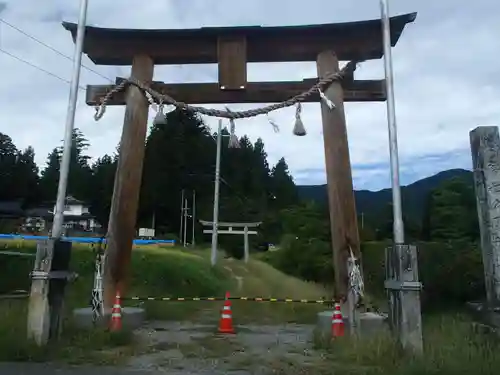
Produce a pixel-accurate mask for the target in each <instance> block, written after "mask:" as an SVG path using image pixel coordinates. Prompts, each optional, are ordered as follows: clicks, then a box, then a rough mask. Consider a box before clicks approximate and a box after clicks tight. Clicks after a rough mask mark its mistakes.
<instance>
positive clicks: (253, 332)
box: [0, 322, 322, 375]
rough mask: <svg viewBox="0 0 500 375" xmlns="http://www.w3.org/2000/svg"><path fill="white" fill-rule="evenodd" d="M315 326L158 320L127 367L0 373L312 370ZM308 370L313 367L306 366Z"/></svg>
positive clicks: (233, 374) (18, 367) (1, 367)
mask: <svg viewBox="0 0 500 375" xmlns="http://www.w3.org/2000/svg"><path fill="white" fill-rule="evenodd" d="M312 329H313V326H309V325H298V324H287V325H283V326H275V325H273V326H256V325H241V326H238V327H236V331H237V334H236V335H218V334H216V333H215V327H214V326H213V325H203V324H193V323H189V322H154V323H150V324H148V325H147V326H145V327H144V328H141V329H140V330H138V331H137V334H138V337H139V339H140V340H141V341H142V343H143V344H144V345H145V346H146V347H148V348H149V350H148V351H147V354H142V355H139V356H136V357H133V358H131V359H130V361H129V363H128V364H127V365H126V366H125V367H121V368H106V367H90V366H89V367H87V366H84V367H82V366H79V367H69V366H62V365H52V364H29V363H28V364H25V363H19V364H11V363H0V374H1V375H52V374H54V375H94V374H99V375H160V374H162V375H219V374H230V375H250V374H252V375H254V374H255V375H267V374H289V375H293V374H308V373H311V374H313V373H317V372H316V371H314V370H313V368H315V367H316V366H317V365H318V364H320V363H321V362H322V356H321V355H320V353H317V352H315V351H313V350H312V349H311V346H312V345H311V338H312ZM308 370H309V371H308Z"/></svg>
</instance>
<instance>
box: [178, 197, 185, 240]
mask: <svg viewBox="0 0 500 375" xmlns="http://www.w3.org/2000/svg"><path fill="white" fill-rule="evenodd" d="M183 224H184V189H182V191H181V227H180V229H179V242H182V233H183V230H182V226H183Z"/></svg>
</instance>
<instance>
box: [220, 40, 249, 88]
mask: <svg viewBox="0 0 500 375" xmlns="http://www.w3.org/2000/svg"><path fill="white" fill-rule="evenodd" d="M217 56H218V70H219V86H220V87H221V88H222V87H223V88H224V89H225V90H241V89H244V88H245V86H246V84H247V40H246V38H245V36H241V35H234V36H226V37H219V38H218V40H217Z"/></svg>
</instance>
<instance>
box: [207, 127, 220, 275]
mask: <svg viewBox="0 0 500 375" xmlns="http://www.w3.org/2000/svg"><path fill="white" fill-rule="evenodd" d="M221 148H222V120H221V119H219V126H218V127H217V154H216V157H215V182H214V213H213V219H212V250H211V254H210V262H211V264H212V266H215V264H216V263H217V230H218V226H219V188H220V154H221Z"/></svg>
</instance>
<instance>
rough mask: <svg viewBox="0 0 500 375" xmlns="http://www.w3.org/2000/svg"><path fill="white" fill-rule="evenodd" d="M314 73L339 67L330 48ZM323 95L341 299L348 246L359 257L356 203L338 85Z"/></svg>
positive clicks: (344, 293)
mask: <svg viewBox="0 0 500 375" xmlns="http://www.w3.org/2000/svg"><path fill="white" fill-rule="evenodd" d="M317 70H318V76H319V77H320V78H321V77H324V76H326V75H328V74H331V73H335V72H336V71H338V70H339V62H338V58H337V56H336V55H335V53H334V52H333V51H325V52H322V53H320V54H319V55H318V59H317ZM325 95H326V96H327V97H328V98H329V99H330V100H331V101H332V102H333V103H334V104H335V106H336V108H335V109H334V110H331V109H330V108H329V107H328V106H327V105H326V104H324V103H323V102H322V103H321V118H322V124H323V140H324V147H325V163H326V180H327V187H328V205H329V211H330V228H331V236H332V248H333V265H334V267H335V293H336V298H340V299H345V298H346V296H347V290H348V272H347V259H348V257H349V255H350V252H349V249H350V248H352V251H353V253H354V255H355V257H356V258H358V259H360V258H361V254H360V248H359V234H358V222H357V216H356V203H355V200H354V191H353V185H352V173H351V161H350V157H349V143H348V140H347V129H346V122H345V112H344V97H343V90H342V86H341V85H340V83H338V82H334V83H333V84H332V85H330V87H329V88H328V89H327V90H326V91H325Z"/></svg>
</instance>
